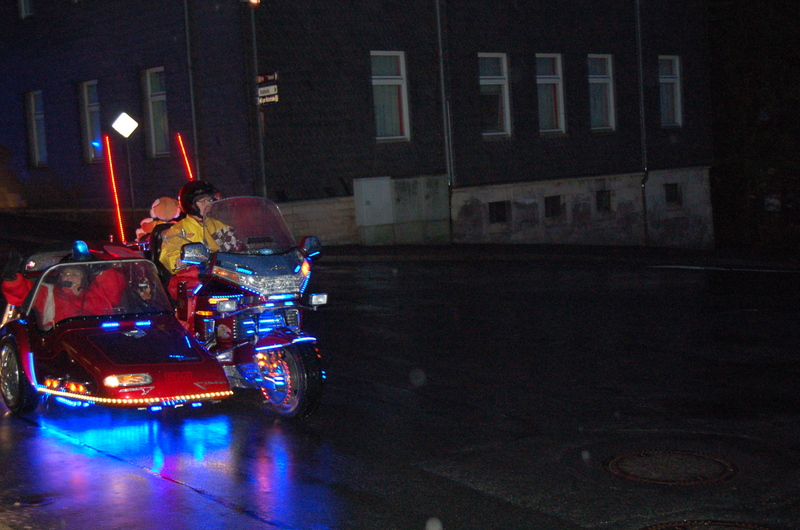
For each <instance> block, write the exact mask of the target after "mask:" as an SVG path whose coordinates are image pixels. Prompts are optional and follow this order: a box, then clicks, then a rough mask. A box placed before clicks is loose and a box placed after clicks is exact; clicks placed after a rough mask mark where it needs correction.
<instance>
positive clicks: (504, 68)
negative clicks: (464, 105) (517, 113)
mask: <svg viewBox="0 0 800 530" xmlns="http://www.w3.org/2000/svg"><path fill="white" fill-rule="evenodd" d="M481 59H499V65H500V72H499V75H481V69H480V63H481ZM478 81H479V84H480V90H481V95H480V97H481V99H482V100H483V99H484V97H485V96H495V95H497V96H499V98H500V101H499V103H498V109H497V114H498V118H499V122H500V124H499V125H500V126H499V127H497V128H492V129H491V130H489V129H486V128H485V124H484V121H483V118H484V116H483V115H481V127H482V128H483V130H481V134H483V136H484V137H496V136H511V98H510V95H509V88H508V56H507V55H506V54H505V53H479V54H478ZM489 87H491V88H489ZM484 90H491V91H492V92H491V93H488V92H487V93H484ZM494 91H497V93H496V94H495V93H494ZM483 103H484V102H483V101H481V104H480V105H479V108H480V111H481V113H483V111H484V105H483Z"/></svg>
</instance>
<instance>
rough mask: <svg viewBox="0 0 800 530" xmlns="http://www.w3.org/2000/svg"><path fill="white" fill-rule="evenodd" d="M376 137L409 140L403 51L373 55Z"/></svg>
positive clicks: (380, 52) (406, 83)
mask: <svg viewBox="0 0 800 530" xmlns="http://www.w3.org/2000/svg"><path fill="white" fill-rule="evenodd" d="M370 59H371V64H372V99H373V104H374V106H375V136H376V138H377V139H378V140H409V139H410V138H411V134H410V130H409V118H408V86H407V85H408V81H407V79H406V58H405V53H404V52H383V51H373V52H370Z"/></svg>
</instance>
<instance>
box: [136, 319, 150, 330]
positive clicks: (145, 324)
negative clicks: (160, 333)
mask: <svg viewBox="0 0 800 530" xmlns="http://www.w3.org/2000/svg"><path fill="white" fill-rule="evenodd" d="M150 324H152V322H150V321H149V320H140V321H139V322H136V327H138V328H146V327H149V326H150Z"/></svg>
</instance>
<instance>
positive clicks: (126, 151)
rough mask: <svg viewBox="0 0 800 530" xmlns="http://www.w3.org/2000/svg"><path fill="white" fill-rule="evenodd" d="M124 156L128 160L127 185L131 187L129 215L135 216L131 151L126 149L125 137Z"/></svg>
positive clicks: (126, 138) (126, 140) (126, 139)
mask: <svg viewBox="0 0 800 530" xmlns="http://www.w3.org/2000/svg"><path fill="white" fill-rule="evenodd" d="M125 155H126V156H127V158H128V183H129V184H130V187H131V213H132V214H133V215H136V214H135V213H134V210H136V201H134V200H133V173H132V172H131V150H130V149H129V148H128V137H127V136H126V137H125ZM134 221H135V219H134Z"/></svg>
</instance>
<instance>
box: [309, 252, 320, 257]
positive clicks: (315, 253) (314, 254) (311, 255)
mask: <svg viewBox="0 0 800 530" xmlns="http://www.w3.org/2000/svg"><path fill="white" fill-rule="evenodd" d="M314 256H319V251H316V252H312V253H311V254H309V255H308V257H309V258H313V257H314Z"/></svg>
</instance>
